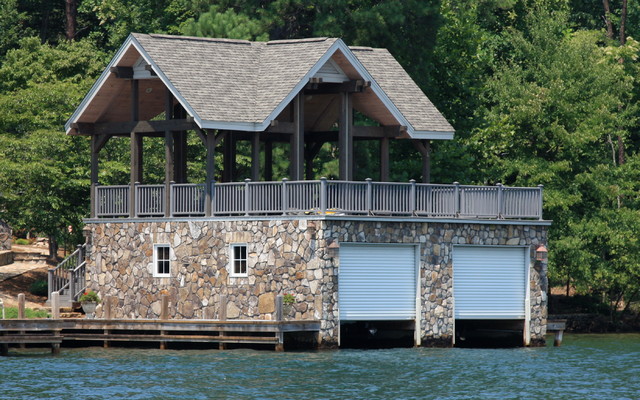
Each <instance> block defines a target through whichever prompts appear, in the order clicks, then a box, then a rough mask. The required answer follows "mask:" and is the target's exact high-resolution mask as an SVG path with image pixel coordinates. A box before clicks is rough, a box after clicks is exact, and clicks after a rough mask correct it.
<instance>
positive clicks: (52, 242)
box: [49, 235, 58, 260]
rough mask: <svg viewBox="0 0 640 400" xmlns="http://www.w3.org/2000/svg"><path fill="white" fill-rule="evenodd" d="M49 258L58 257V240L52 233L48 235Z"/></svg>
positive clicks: (54, 258)
mask: <svg viewBox="0 0 640 400" xmlns="http://www.w3.org/2000/svg"><path fill="white" fill-rule="evenodd" d="M49 258H50V259H52V260H56V259H57V258H58V242H57V241H56V238H55V237H54V236H53V235H49Z"/></svg>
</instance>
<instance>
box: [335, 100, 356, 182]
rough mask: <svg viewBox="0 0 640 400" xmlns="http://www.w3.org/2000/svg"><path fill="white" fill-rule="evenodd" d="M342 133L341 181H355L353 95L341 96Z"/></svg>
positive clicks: (339, 135)
mask: <svg viewBox="0 0 640 400" xmlns="http://www.w3.org/2000/svg"><path fill="white" fill-rule="evenodd" d="M339 124H340V131H339V133H338V147H339V148H340V155H339V170H340V180H344V181H350V180H353V160H352V159H353V108H352V104H351V94H350V93H348V92H343V93H341V94H340V122H339Z"/></svg>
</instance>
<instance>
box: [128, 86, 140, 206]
mask: <svg viewBox="0 0 640 400" xmlns="http://www.w3.org/2000/svg"><path fill="white" fill-rule="evenodd" d="M138 106H139V104H138V81H137V80H136V79H133V80H131V120H132V121H138V120H139V107H138ZM136 182H142V136H141V135H139V134H137V133H136V132H135V131H132V132H131V182H130V188H129V216H130V217H135V215H136V190H135V189H136V187H135V185H136Z"/></svg>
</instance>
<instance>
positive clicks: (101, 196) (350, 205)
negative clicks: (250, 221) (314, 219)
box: [94, 179, 543, 219]
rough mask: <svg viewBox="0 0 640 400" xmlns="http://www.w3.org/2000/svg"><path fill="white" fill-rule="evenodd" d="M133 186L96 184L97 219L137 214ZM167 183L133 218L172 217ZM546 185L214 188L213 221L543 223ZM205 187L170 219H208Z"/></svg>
mask: <svg viewBox="0 0 640 400" xmlns="http://www.w3.org/2000/svg"><path fill="white" fill-rule="evenodd" d="M129 190H130V189H129V186H97V187H96V196H95V197H96V204H95V205H94V206H95V215H96V217H98V218H101V217H119V216H131V214H130V212H129V207H130V206H129V204H130V202H129V197H128V196H129ZM165 191H166V186H165V185H135V193H136V196H135V214H134V215H133V216H134V217H146V216H167V212H166V207H167V204H165V202H166V199H167V197H166V192H165ZM542 192H543V189H542V186H541V185H540V186H538V187H533V188H525V187H506V186H502V185H501V184H498V185H496V186H471V185H460V184H458V183H454V184H451V185H436V184H422V183H416V182H414V181H410V182H409V183H390V182H373V181H372V180H370V179H367V180H366V181H364V182H350V181H334V180H326V179H320V180H316V181H288V180H287V179H283V180H282V181H277V182H252V181H250V180H248V179H247V180H245V181H244V182H236V183H212V184H211V187H210V196H211V207H210V208H211V211H210V214H211V216H227V215H246V216H248V215H286V214H318V215H384V216H419V217H431V218H437V217H440V218H478V219H481V218H497V219H510V218H511V219H525V218H527V219H528V218H532V219H542ZM208 195H209V194H208V193H207V188H206V186H205V184H173V183H172V184H171V185H170V197H169V203H170V204H169V210H170V212H169V216H204V215H205V213H207V211H208V210H207V207H206V198H207V196H208Z"/></svg>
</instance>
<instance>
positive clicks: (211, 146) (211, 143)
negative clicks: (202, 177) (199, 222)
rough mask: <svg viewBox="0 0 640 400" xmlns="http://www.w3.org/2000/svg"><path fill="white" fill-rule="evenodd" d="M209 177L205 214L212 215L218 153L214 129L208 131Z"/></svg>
mask: <svg viewBox="0 0 640 400" xmlns="http://www.w3.org/2000/svg"><path fill="white" fill-rule="evenodd" d="M206 142H207V164H206V168H207V179H206V181H205V189H204V193H205V200H204V215H205V216H207V217H210V216H211V214H212V207H211V201H212V200H213V188H212V183H213V180H214V176H215V172H216V170H215V168H216V162H215V155H216V136H215V132H214V131H208V132H207V140H206Z"/></svg>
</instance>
